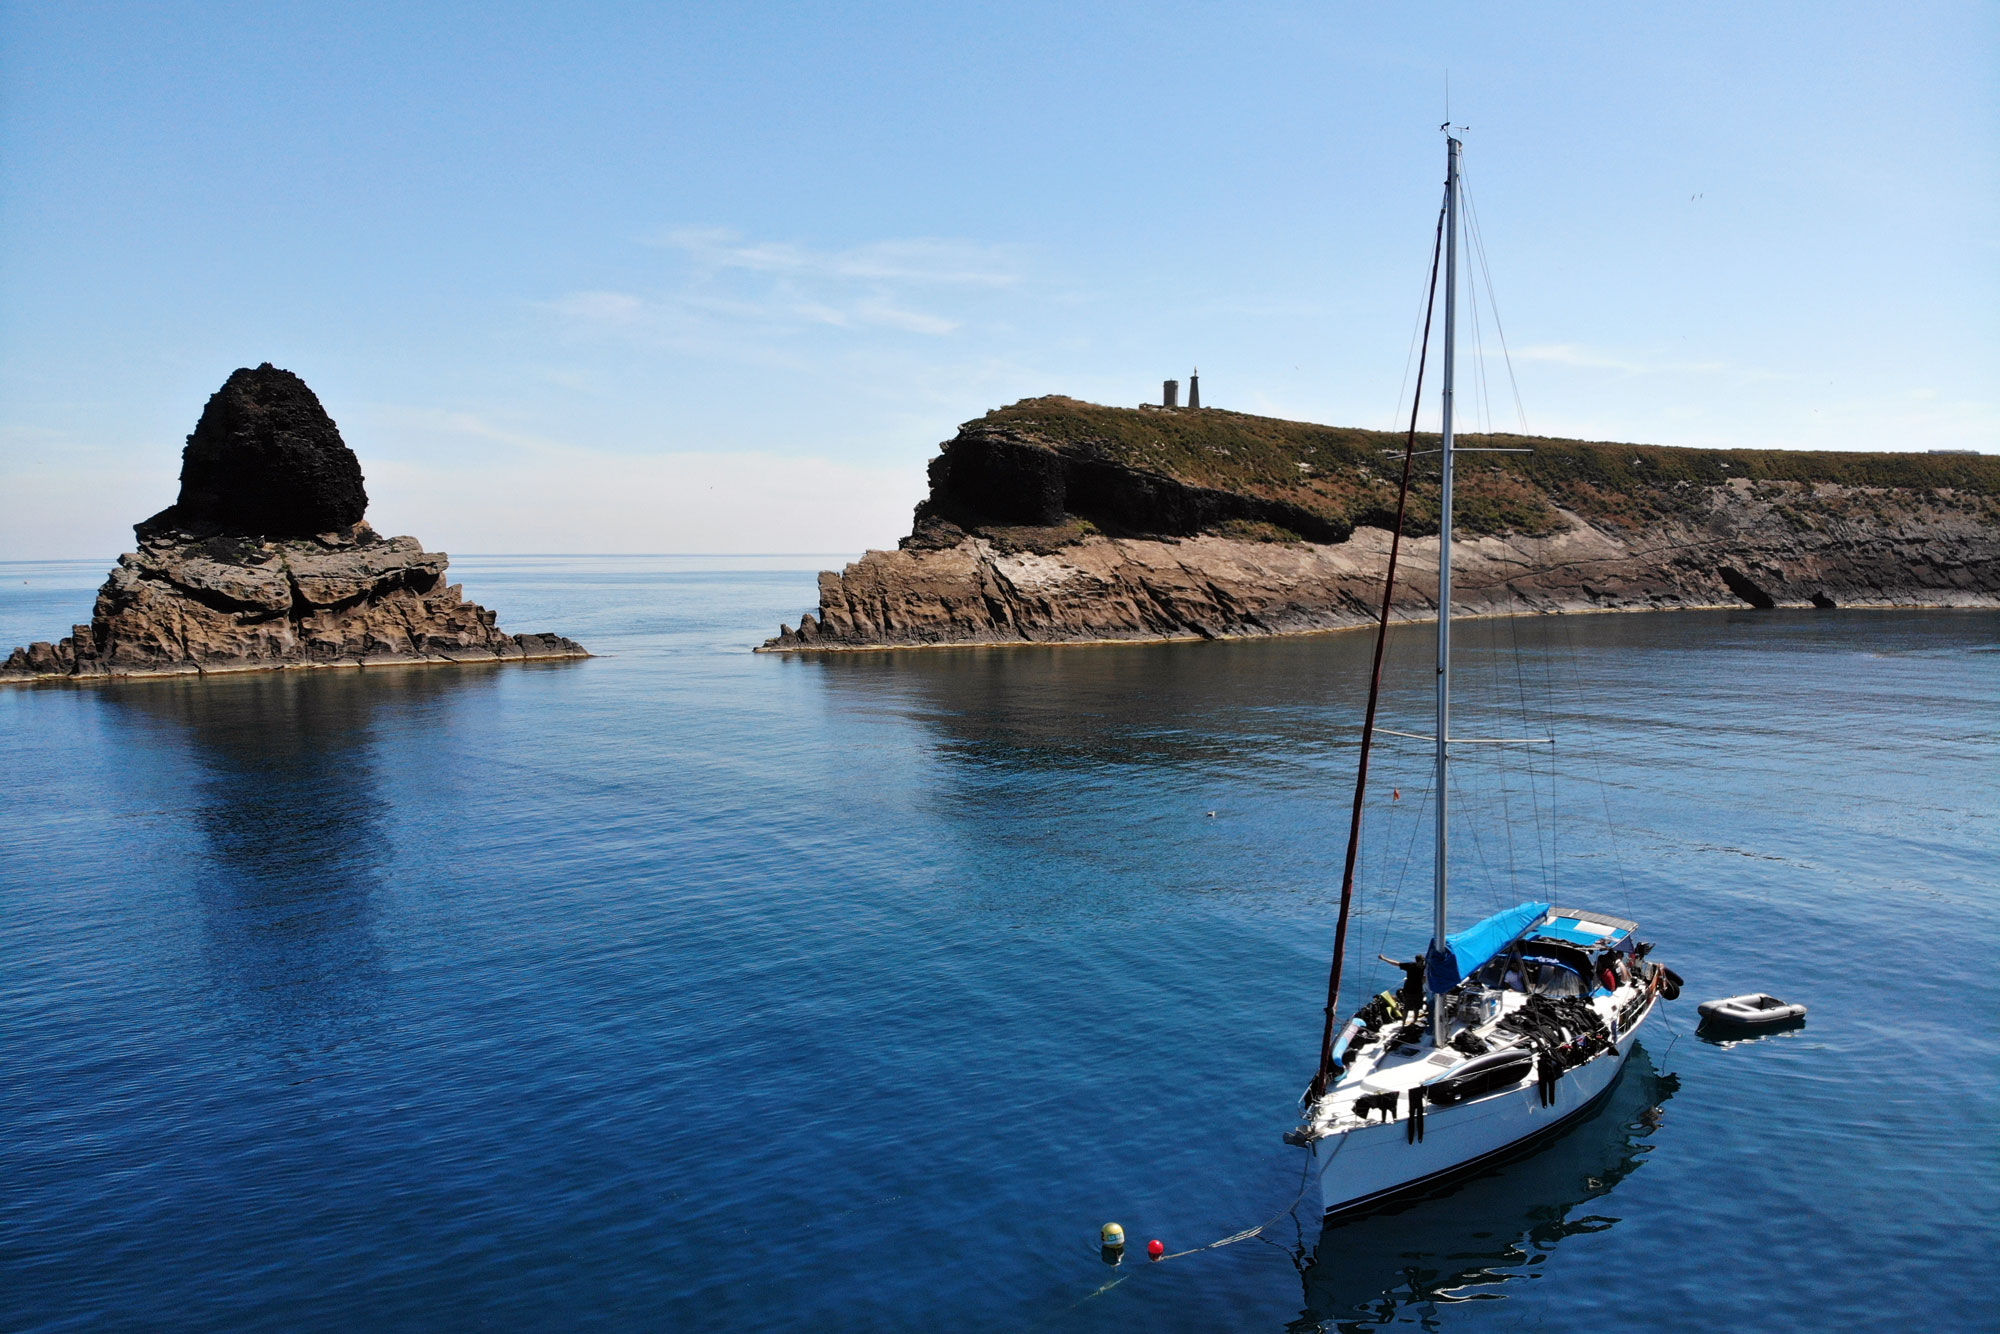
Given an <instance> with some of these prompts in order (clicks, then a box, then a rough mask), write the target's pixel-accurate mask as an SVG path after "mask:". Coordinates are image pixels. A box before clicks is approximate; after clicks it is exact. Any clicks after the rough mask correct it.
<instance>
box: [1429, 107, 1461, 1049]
mask: <svg viewBox="0 0 2000 1334" xmlns="http://www.w3.org/2000/svg"><path fill="white" fill-rule="evenodd" d="M1458 150H1459V143H1458V140H1456V139H1454V138H1452V137H1451V131H1450V126H1449V125H1447V126H1446V127H1445V179H1444V214H1445V219H1444V405H1443V422H1442V429H1441V431H1440V435H1441V439H1440V441H1439V446H1440V449H1439V455H1438V457H1439V459H1440V460H1441V477H1442V481H1441V482H1440V483H1439V486H1438V610H1437V866H1436V869H1435V871H1434V872H1433V896H1432V903H1431V957H1432V958H1436V957H1437V956H1438V955H1439V954H1441V953H1442V952H1443V950H1444V948H1445V943H1444V937H1445V859H1446V853H1447V852H1448V850H1449V840H1448V838H1447V836H1446V824H1445V813H1446V811H1447V809H1448V808H1449V807H1450V804H1451V801H1450V798H1451V785H1450V782H1449V779H1450V767H1451V758H1450V742H1449V737H1450V736H1451V452H1452V444H1451V406H1452V387H1453V383H1452V382H1453V379H1454V377H1455V373H1456V371H1457V369H1458V346H1457V344H1458ZM1431 1035H1432V1038H1433V1040H1434V1041H1436V1042H1437V1044H1438V1045H1439V1046H1443V1045H1444V996H1443V994H1442V993H1441V992H1438V991H1435V990H1433V991H1432V992H1431Z"/></svg>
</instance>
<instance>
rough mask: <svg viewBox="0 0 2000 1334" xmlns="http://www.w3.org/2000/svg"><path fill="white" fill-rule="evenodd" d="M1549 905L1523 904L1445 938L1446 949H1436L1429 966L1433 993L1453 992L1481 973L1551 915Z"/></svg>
mask: <svg viewBox="0 0 2000 1334" xmlns="http://www.w3.org/2000/svg"><path fill="white" fill-rule="evenodd" d="M1548 911H1549V905H1548V904H1546V903H1520V904H1516V905H1515V906H1514V907H1512V908H1508V909H1505V910H1504V911H1501V912H1497V913H1494V914H1493V915H1492V916H1491V917H1489V918H1487V919H1486V920H1485V921H1483V922H1474V923H1473V924H1472V925H1471V926H1468V927H1466V928H1465V930H1463V931H1454V932H1452V933H1451V934H1450V935H1448V936H1446V937H1445V938H1444V943H1445V948H1443V949H1441V950H1439V949H1433V950H1432V951H1430V956H1429V958H1428V960H1427V961H1426V965H1425V970H1424V971H1425V977H1426V980H1427V983H1428V985H1429V987H1430V989H1431V990H1432V991H1450V990H1451V989H1452V988H1453V987H1455V986H1457V985H1458V984H1459V982H1460V981H1461V980H1463V979H1464V978H1465V977H1466V975H1467V974H1469V973H1473V972H1475V971H1477V970H1478V969H1479V968H1480V967H1481V966H1482V965H1483V964H1485V962H1486V961H1487V960H1488V959H1491V958H1492V957H1493V956H1494V955H1496V954H1498V953H1499V952H1500V951H1501V950H1504V949H1506V948H1507V947H1508V946H1509V945H1511V944H1513V943H1514V942H1515V941H1516V940H1517V939H1519V938H1520V935H1521V933H1522V932H1524V931H1526V930H1527V929H1528V928H1529V927H1531V926H1533V925H1535V923H1537V922H1539V921H1541V920H1542V918H1543V917H1544V916H1546V915H1547V914H1548Z"/></svg>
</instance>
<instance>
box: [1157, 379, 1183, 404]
mask: <svg viewBox="0 0 2000 1334" xmlns="http://www.w3.org/2000/svg"><path fill="white" fill-rule="evenodd" d="M1180 405H1181V382H1180V381H1179V380H1169V381H1167V382H1166V383H1165V384H1163V385H1161V386H1160V406H1161V407H1163V408H1177V407H1179V406H1180Z"/></svg>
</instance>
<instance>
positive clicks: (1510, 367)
mask: <svg viewBox="0 0 2000 1334" xmlns="http://www.w3.org/2000/svg"><path fill="white" fill-rule="evenodd" d="M1458 192H1459V197H1460V198H1462V199H1464V200H1465V219H1466V223H1467V226H1468V228H1469V230H1470V235H1471V237H1472V249H1473V255H1474V258H1475V259H1476V260H1477V261H1478V264H1479V274H1480V278H1481V279H1482V281H1484V282H1485V284H1486V301H1487V305H1488V306H1489V307H1490V308H1491V309H1492V311H1493V331H1494V332H1495V333H1496V334H1498V335H1499V337H1500V355H1501V357H1502V358H1503V359H1504V360H1505V361H1506V363H1507V382H1508V383H1509V384H1510V385H1512V386H1513V390H1514V411H1515V413H1516V415H1518V416H1519V417H1520V419H1521V434H1523V435H1526V434H1528V409H1527V408H1526V407H1525V406H1524V405H1523V404H1522V402H1521V382H1520V380H1519V379H1517V378H1516V377H1515V375H1514V357H1513V354H1512V353H1511V352H1509V351H1508V349H1507V326H1506V325H1505V324H1503V323H1501V321H1500V298H1499V296H1498V295H1497V294H1496V293H1495V292H1494V290H1493V271H1492V270H1491V268H1489V267H1488V265H1487V263H1486V236H1485V233H1484V232H1483V231H1481V230H1480V226H1479V210H1478V208H1476V207H1475V206H1474V205H1473V202H1472V196H1471V194H1470V192H1469V191H1468V190H1467V187H1466V184H1465V167H1464V165H1463V164H1461V165H1460V166H1459V169H1458Z"/></svg>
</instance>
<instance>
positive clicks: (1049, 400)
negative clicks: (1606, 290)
mask: <svg viewBox="0 0 2000 1334" xmlns="http://www.w3.org/2000/svg"><path fill="white" fill-rule="evenodd" d="M982 428H984V429H996V428H997V429H999V430H1002V431H1007V432H1009V433H1013V432H1019V433H1021V434H1023V435H1026V436H1029V437H1032V438H1034V439H1036V440H1038V441H1040V442H1042V443H1046V444H1047V445H1049V446H1050V447H1052V448H1054V449H1056V450H1058V451H1059V452H1061V453H1064V454H1068V455H1073V456H1077V457H1082V458H1089V459H1095V460H1101V461H1103V462H1106V463H1113V464H1118V465H1122V466H1123V467H1126V468H1131V469H1134V470H1137V471H1140V472H1144V473H1151V474H1156V475H1159V476H1164V477H1169V478H1172V479H1173V480H1175V481H1178V482H1181V483H1184V484H1187V485H1190V486H1197V487H1208V488H1214V489H1216V490H1222V491H1230V492H1235V493H1238V494H1245V495H1253V496H1259V497H1263V498H1265V499H1269V500H1274V501H1281V502H1285V503H1288V504H1291V505H1296V506H1298V507H1300V508H1301V509H1305V510H1308V511H1311V512H1312V513H1315V514H1318V515H1322V516H1324V517H1326V518H1327V519H1329V520H1331V521H1334V522H1336V523H1340V524H1342V525H1351V524H1355V523H1377V524H1380V523H1385V522H1387V517H1386V516H1387V515H1388V514H1389V513H1390V512H1392V511H1393V507H1394V505H1395V497H1396V480H1397V478H1398V476H1399V474H1400V468H1401V457H1402V449H1403V436H1402V435H1401V434H1399V433H1396V432H1389V431H1369V430H1361V429H1358V428H1353V427H1334V426H1316V425H1312V424H1310V423H1307V422H1291V421H1282V420H1279V419H1277V418H1273V417H1254V416H1251V415H1249V414H1247V413H1241V412H1229V411H1226V410H1223V409H1219V408H1198V409H1191V408H1179V409H1160V408H1112V407H1103V406H1100V405H1097V404H1094V403H1084V402H1080V401H1078V400H1076V399H1072V398H1063V397H1060V396H1049V397H1044V398H1030V399H1023V400H1022V401H1020V402H1018V403H1015V404H1013V405H1011V406H1009V407H1004V408H997V409H995V410H994V411H992V412H989V413H987V414H986V415H985V417H983V418H981V419H979V420H977V421H974V422H968V423H967V424H966V429H967V430H968V431H969V432H970V431H979V430H981V429H982ZM1459 438H1460V442H1461V443H1462V444H1466V445H1484V446H1492V447H1498V448H1525V449H1527V450H1529V451H1530V452H1528V453H1522V454H1468V455H1466V456H1465V457H1464V458H1463V459H1461V460H1460V463H1459V471H1458V483H1459V484H1458V488H1457V496H1456V507H1457V522H1456V523H1455V524H1454V528H1455V529H1456V530H1458V531H1461V532H1466V533H1472V534H1501V533H1509V532H1514V533H1526V534H1531V535H1541V534H1547V533H1550V532H1554V531H1556V530H1557V529H1559V528H1561V527H1563V526H1564V525H1563V521H1562V518H1561V515H1560V514H1559V513H1558V508H1560V509H1565V510H1570V511H1572V512H1574V513H1577V514H1579V515H1582V516H1583V517H1585V518H1586V519H1589V520H1590V521H1592V522H1594V523H1598V524H1601V525H1608V526H1612V527H1622V528H1638V527H1643V526H1645V525H1647V524H1649V523H1652V522H1655V521H1658V520H1660V519H1666V518H1673V517H1691V516H1693V515H1696V514H1698V513H1700V512H1701V511H1702V510H1703V509H1704V508H1705V496H1706V494H1707V493H1708V491H1709V489H1710V488H1713V487H1716V486H1723V485H1730V484H1735V485H1737V486H1743V485H1748V486H1751V487H1754V488H1759V493H1760V494H1766V493H1768V494H1769V495H1770V496H1771V497H1772V498H1773V499H1779V498H1780V497H1782V499H1781V503H1780V505H1779V512H1780V513H1781V514H1783V515H1784V516H1785V517H1786V519H1787V521H1788V522H1791V523H1793V524H1794V525H1795V526H1799V527H1814V526H1817V525H1818V524H1819V523H1820V522H1822V521H1825V520H1832V519H1839V518H1843V517H1846V516H1848V515H1850V514H1853V513H1855V512H1856V511H1857V510H1859V511H1861V512H1864V513H1865V512H1867V511H1868V510H1869V508H1870V507H1871V506H1872V505H1874V504H1875V503H1877V497H1879V496H1880V495H1882V494H1883V493H1885V492H1891V491H1893V492H1899V493H1901V495H1900V496H1898V497H1897V498H1898V499H1899V500H1900V501H1902V502H1903V503H1908V502H1910V501H1921V502H1923V503H1928V504H1933V505H1937V506H1940V507H1943V508H1947V509H1955V510H1960V511H1964V512H1969V513H1973V514H1978V515H1980V516H1982V517H1983V518H1984V519H1985V520H1986V521H1989V522H1995V523H2000V457H1993V456H1989V455H1971V454H1921V453H1860V452H1845V451H1838V452H1835V451H1805V450H1789V449H1682V448H1676V447H1672V446H1666V445H1628V444H1613V443H1605V442H1598V441H1583V440H1558V439H1550V438H1545V437H1537V436H1516V435H1494V436H1481V437H1472V436H1463V435H1462V436H1460V437H1459ZM1417 447H1418V449H1419V450H1425V449H1429V450H1433V451H1435V450H1436V448H1437V437H1436V436H1435V435H1431V436H1419V443H1418V446H1417ZM1436 478H1437V467H1436V456H1435V454H1434V453H1433V454H1432V455H1431V456H1430V457H1428V458H1423V457H1420V458H1419V459H1418V460H1417V481H1416V484H1415V485H1414V486H1413V488H1412V494H1411V502H1410V515H1409V522H1408V525H1407V526H1408V530H1409V531H1410V532H1412V533H1426V532H1435V531H1436V530H1437V482H1436ZM1822 488H1824V489H1822ZM1271 535H1272V536H1275V537H1278V538H1280V539H1282V538H1283V537H1285V536H1286V534H1282V533H1274V534H1271Z"/></svg>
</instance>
